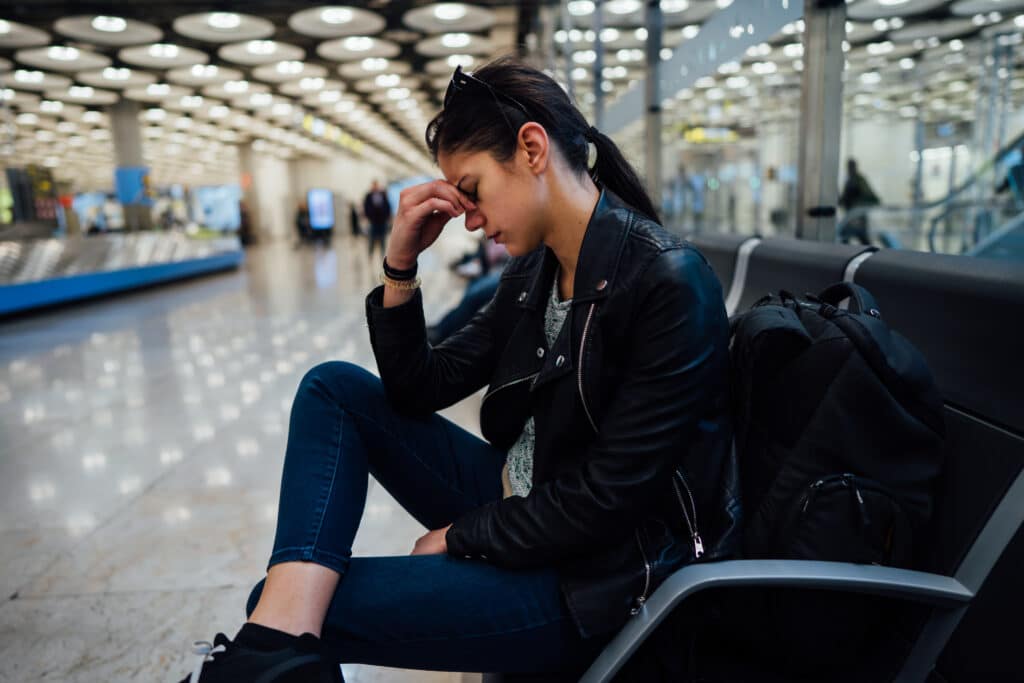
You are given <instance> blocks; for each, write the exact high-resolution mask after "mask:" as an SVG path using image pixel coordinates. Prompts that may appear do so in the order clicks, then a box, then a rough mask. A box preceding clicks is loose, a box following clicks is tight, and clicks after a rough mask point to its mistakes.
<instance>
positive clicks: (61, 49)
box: [46, 45, 81, 62]
mask: <svg viewBox="0 0 1024 683" xmlns="http://www.w3.org/2000/svg"><path fill="white" fill-rule="evenodd" d="M80 54H81V53H80V52H79V51H78V48H74V47H67V46H64V45H53V46H51V47H50V49H48V50H47V51H46V56H47V57H49V58H50V59H56V60H58V61H61V62H73V61H75V60H76V59H78V57H79V55H80Z"/></svg>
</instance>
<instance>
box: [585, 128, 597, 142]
mask: <svg viewBox="0 0 1024 683" xmlns="http://www.w3.org/2000/svg"><path fill="white" fill-rule="evenodd" d="M586 136H587V138H588V139H590V140H591V141H594V140H597V128H595V127H594V126H591V127H590V128H588V129H587V132H586Z"/></svg>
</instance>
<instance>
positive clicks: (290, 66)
mask: <svg viewBox="0 0 1024 683" xmlns="http://www.w3.org/2000/svg"><path fill="white" fill-rule="evenodd" d="M303 68H305V67H304V66H303V64H302V62H296V61H287V62H278V63H277V73H279V74H300V73H302V70H303Z"/></svg>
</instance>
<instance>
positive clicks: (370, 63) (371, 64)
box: [361, 57, 388, 71]
mask: <svg viewBox="0 0 1024 683" xmlns="http://www.w3.org/2000/svg"><path fill="white" fill-rule="evenodd" d="M361 66H362V67H363V70H364V71H383V70H384V69H386V68H388V60H386V59H383V58H381V57H367V58H366V59H364V60H363V61H362V63H361Z"/></svg>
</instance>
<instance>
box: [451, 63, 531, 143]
mask: <svg viewBox="0 0 1024 683" xmlns="http://www.w3.org/2000/svg"><path fill="white" fill-rule="evenodd" d="M459 93H468V94H470V95H472V94H476V95H481V96H484V97H486V96H488V95H490V96H491V97H492V98H494V101H495V103H497V104H499V106H498V110H499V111H501V115H502V116H504V117H505V121H506V122H507V123H508V126H509V128H512V130H513V131H515V128H513V126H512V122H511V121H509V120H508V116H505V111H504V110H503V109H502V108H501V106H500V104H501V103H500V100H504V101H505V102H506V103H508V104H510V105H512V106H513V107H515V108H516V109H518V110H519V111H521V112H523V113H524V114H525V115H526V116H527V117H529V116H530V112H528V111H527V110H526V107H524V106H523V105H522V104H521V103H520V102H519V101H518V100H516V99H515V98H514V97H512V96H510V95H506V94H505V93H503V92H501V91H500V90H496V89H495V88H493V87H491V85H490V84H489V83H485V82H484V81H481V80H480V79H479V78H476V77H475V76H473V75H472V74H468V73H466V72H465V71H463V70H462V66H461V65H460V66H457V67H455V73H454V74H452V80H451V82H450V83H448V89H447V90H446V91H445V93H444V108H445V109H447V108H448V107H449V106H450V105H451V104H452V102H453V101H454V100H455V98H456V96H457V95H458V94H459Z"/></svg>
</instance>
